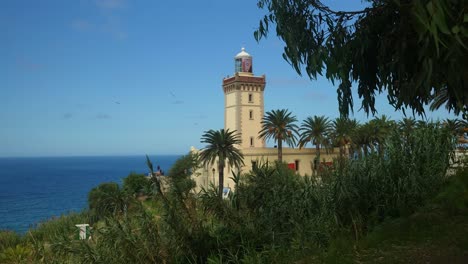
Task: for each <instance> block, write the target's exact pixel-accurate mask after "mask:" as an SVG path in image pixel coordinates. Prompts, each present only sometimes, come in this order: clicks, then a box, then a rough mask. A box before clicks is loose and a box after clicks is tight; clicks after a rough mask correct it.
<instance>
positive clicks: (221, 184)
mask: <svg viewBox="0 0 468 264" xmlns="http://www.w3.org/2000/svg"><path fill="white" fill-rule="evenodd" d="M218 170H219V179H218V182H219V187H218V196H219V199H220V200H222V199H223V189H224V166H223V165H222V164H221V162H220V164H219V166H218Z"/></svg>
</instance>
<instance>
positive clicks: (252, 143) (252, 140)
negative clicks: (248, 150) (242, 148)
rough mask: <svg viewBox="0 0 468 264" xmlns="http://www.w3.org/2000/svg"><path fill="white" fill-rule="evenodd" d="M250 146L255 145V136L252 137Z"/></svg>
mask: <svg viewBox="0 0 468 264" xmlns="http://www.w3.org/2000/svg"><path fill="white" fill-rule="evenodd" d="M250 146H251V147H253V146H254V138H253V137H250Z"/></svg>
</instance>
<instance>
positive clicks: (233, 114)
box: [223, 48, 266, 149]
mask: <svg viewBox="0 0 468 264" xmlns="http://www.w3.org/2000/svg"><path fill="white" fill-rule="evenodd" d="M252 67H253V65H252V56H250V54H248V53H247V52H246V51H245V49H244V48H242V51H241V52H239V53H238V54H237V55H236V56H235V57H234V76H232V77H227V78H224V79H223V91H224V129H229V130H230V131H232V130H237V132H238V133H240V134H241V138H242V143H241V146H240V147H241V149H247V148H262V147H265V141H264V140H262V139H259V138H258V132H259V131H260V130H261V121H262V118H263V114H264V103H263V91H264V90H265V84H266V82H265V75H262V76H254V74H253V71H252Z"/></svg>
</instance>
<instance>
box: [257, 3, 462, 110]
mask: <svg viewBox="0 0 468 264" xmlns="http://www.w3.org/2000/svg"><path fill="white" fill-rule="evenodd" d="M322 2H323V1H320V0H312V1H310V0H294V1H282V0H258V2H257V3H258V6H259V7H260V8H262V9H265V10H266V12H267V14H266V15H265V16H264V18H263V19H262V20H261V21H260V24H259V27H258V30H257V31H256V32H255V33H254V37H255V38H256V39H257V40H260V39H261V38H262V37H266V36H267V35H268V34H269V31H271V29H272V28H273V26H275V27H274V30H275V33H276V34H277V36H278V37H280V38H281V39H282V40H283V41H284V42H285V48H284V52H283V58H284V59H285V60H286V61H287V62H288V63H290V64H291V65H292V67H293V68H294V69H295V70H296V71H297V72H298V74H302V72H305V73H306V74H307V75H308V76H309V77H310V78H312V79H315V78H317V75H324V76H325V77H326V78H327V79H329V80H331V81H332V82H333V83H334V82H338V83H339V85H338V90H337V92H338V102H339V108H340V112H341V113H342V114H343V115H345V116H347V115H348V113H349V111H350V110H351V111H352V110H353V97H352V92H351V84H352V83H357V92H358V95H359V98H360V99H362V108H363V109H364V111H366V112H367V113H369V112H372V113H373V114H375V113H376V109H375V97H376V95H377V94H379V93H381V92H383V91H385V90H387V92H388V95H387V97H388V100H389V103H390V104H391V105H393V106H394V107H395V108H396V109H402V110H403V111H404V110H405V107H409V108H410V109H412V110H413V112H416V113H419V114H423V113H424V105H427V104H428V103H430V102H431V101H433V100H434V98H436V100H439V101H440V97H441V96H440V95H442V102H443V103H444V104H446V108H447V109H449V110H453V111H454V112H455V113H457V114H458V113H460V112H466V111H468V89H466V87H467V83H468V79H467V78H468V77H467V76H468V74H467V73H468V45H467V44H466V43H468V26H467V25H468V24H467V22H466V18H467V17H468V10H467V8H466V2H465V1H452V0H405V1H387V0H385V1H382V0H373V1H369V2H370V3H369V4H368V7H367V8H365V9H363V10H358V11H335V10H332V9H331V8H330V7H328V6H326V5H325V4H323V3H322ZM437 97H438V99H437ZM443 103H439V104H438V105H439V106H440V105H442V104H443Z"/></svg>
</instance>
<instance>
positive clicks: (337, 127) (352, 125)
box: [332, 117, 358, 158]
mask: <svg viewBox="0 0 468 264" xmlns="http://www.w3.org/2000/svg"><path fill="white" fill-rule="evenodd" d="M357 126H358V122H357V121H356V119H349V118H345V117H338V118H336V119H335V120H333V122H332V138H333V141H334V144H335V145H338V147H339V148H340V158H343V156H344V154H345V146H346V145H348V144H351V143H352V135H353V134H354V131H355V130H356V128H357Z"/></svg>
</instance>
